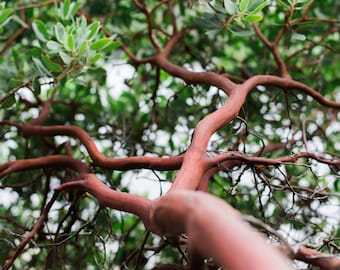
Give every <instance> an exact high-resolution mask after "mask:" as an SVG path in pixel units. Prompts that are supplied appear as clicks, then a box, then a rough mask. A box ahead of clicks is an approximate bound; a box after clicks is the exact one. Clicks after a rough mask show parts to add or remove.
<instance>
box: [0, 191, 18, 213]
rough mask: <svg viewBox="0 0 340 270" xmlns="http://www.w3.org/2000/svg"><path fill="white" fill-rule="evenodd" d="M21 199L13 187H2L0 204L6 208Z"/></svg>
mask: <svg viewBox="0 0 340 270" xmlns="http://www.w3.org/2000/svg"><path fill="white" fill-rule="evenodd" d="M18 200H19V195H18V193H16V192H15V191H13V190H12V189H11V188H4V189H0V205H2V206H3V207H4V208H8V207H10V206H11V205H12V204H13V203H15V202H17V201H18Z"/></svg>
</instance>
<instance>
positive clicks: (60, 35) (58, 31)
mask: <svg viewBox="0 0 340 270" xmlns="http://www.w3.org/2000/svg"><path fill="white" fill-rule="evenodd" d="M54 32H55V36H56V38H57V40H58V41H59V42H60V43H63V42H64V35H65V28H64V26H63V25H62V24H61V23H60V22H57V24H56V25H55V26H54Z"/></svg>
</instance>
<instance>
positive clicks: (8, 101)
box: [1, 94, 15, 109]
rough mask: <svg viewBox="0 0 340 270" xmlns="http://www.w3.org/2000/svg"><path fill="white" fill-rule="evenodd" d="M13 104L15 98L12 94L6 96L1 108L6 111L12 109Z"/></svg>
mask: <svg viewBox="0 0 340 270" xmlns="http://www.w3.org/2000/svg"><path fill="white" fill-rule="evenodd" d="M14 104H15V97H14V94H13V95H10V96H8V97H7V98H5V99H4V100H3V101H2V102H1V107H3V108H6V109H8V108H10V107H12V106H13V105H14Z"/></svg>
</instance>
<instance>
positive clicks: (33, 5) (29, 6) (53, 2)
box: [15, 0, 64, 11]
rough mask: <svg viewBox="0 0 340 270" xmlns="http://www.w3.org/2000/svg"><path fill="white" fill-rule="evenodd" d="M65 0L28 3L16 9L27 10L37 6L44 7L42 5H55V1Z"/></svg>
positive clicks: (61, 0)
mask: <svg viewBox="0 0 340 270" xmlns="http://www.w3.org/2000/svg"><path fill="white" fill-rule="evenodd" d="M63 1H64V0H49V1H45V2H41V3H34V4H27V5H23V6H19V7H16V8H15V11H21V10H25V9H30V8H37V7H42V6H49V5H53V4H55V3H60V2H63Z"/></svg>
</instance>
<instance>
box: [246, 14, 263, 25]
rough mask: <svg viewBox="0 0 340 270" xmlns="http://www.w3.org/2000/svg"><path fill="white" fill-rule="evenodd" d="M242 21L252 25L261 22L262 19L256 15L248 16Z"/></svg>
mask: <svg viewBox="0 0 340 270" xmlns="http://www.w3.org/2000/svg"><path fill="white" fill-rule="evenodd" d="M244 19H245V20H246V21H247V22H250V23H253V22H259V21H261V20H262V19H263V17H262V16H261V15H258V14H250V15H248V16H246V17H244Z"/></svg>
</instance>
